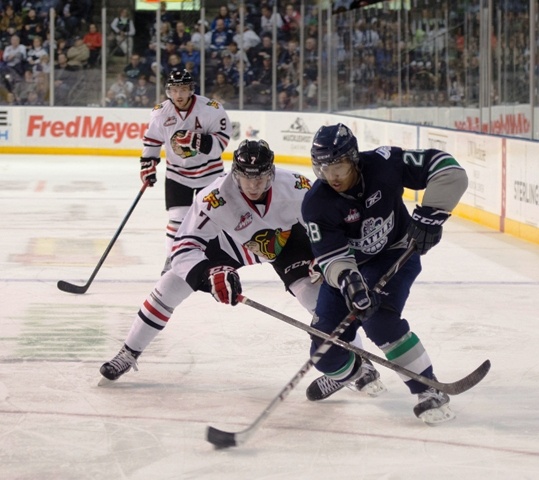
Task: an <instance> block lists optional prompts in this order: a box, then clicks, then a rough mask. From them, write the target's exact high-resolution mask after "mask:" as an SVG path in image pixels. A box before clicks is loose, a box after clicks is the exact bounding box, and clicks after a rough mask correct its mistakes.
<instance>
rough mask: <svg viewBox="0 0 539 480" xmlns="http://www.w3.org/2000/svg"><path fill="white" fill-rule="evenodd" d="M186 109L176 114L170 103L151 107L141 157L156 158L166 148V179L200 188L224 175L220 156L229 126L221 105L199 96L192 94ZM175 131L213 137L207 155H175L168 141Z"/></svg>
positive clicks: (229, 129)
mask: <svg viewBox="0 0 539 480" xmlns="http://www.w3.org/2000/svg"><path fill="white" fill-rule="evenodd" d="M192 98H193V101H192V103H191V106H190V107H189V110H188V111H186V112H183V111H179V110H178V109H177V108H176V107H175V106H174V104H173V103H172V102H171V101H170V100H166V101H164V102H163V103H160V104H158V105H156V106H155V107H154V109H153V110H152V112H151V115H150V124H149V126H148V130H147V131H146V133H145V134H144V137H143V139H142V142H143V144H144V148H143V150H142V155H141V156H142V157H143V158H148V157H154V158H159V156H160V153H161V147H162V146H163V145H164V146H165V153H166V162H167V172H166V176H167V178H170V179H172V180H174V181H175V182H178V183H181V184H182V185H186V186H188V187H190V188H201V187H204V186H206V185H208V184H209V183H211V182H212V181H213V180H214V179H215V178H217V177H218V176H219V175H221V174H222V173H223V170H224V168H223V161H222V159H221V154H222V153H223V150H224V149H225V148H226V147H227V145H228V142H229V141H230V135H231V133H232V124H231V123H230V119H229V118H228V115H227V113H226V112H225V109H224V108H223V106H222V105H221V104H220V103H219V102H217V101H215V100H210V99H209V98H206V97H203V96H201V95H193V97H192ZM178 130H189V131H191V132H197V133H205V134H209V135H211V136H212V140H213V144H212V148H211V151H210V153H209V154H207V155H205V154H203V153H200V152H197V151H196V150H192V149H186V150H185V153H183V154H182V155H181V156H180V155H177V154H176V153H174V151H173V150H172V147H171V142H170V138H171V137H172V135H173V134H174V133H175V132H177V131H178Z"/></svg>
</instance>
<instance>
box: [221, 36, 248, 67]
mask: <svg viewBox="0 0 539 480" xmlns="http://www.w3.org/2000/svg"><path fill="white" fill-rule="evenodd" d="M226 48H227V49H226V52H227V53H229V54H230V55H231V56H232V63H233V64H234V65H235V66H236V67H238V68H239V65H240V59H243V63H244V64H245V66H246V67H249V66H250V65H251V62H250V61H249V57H248V56H247V54H246V53H245V52H244V51H243V50H240V49H239V48H238V44H237V43H236V42H230V44H229V45H228V46H227V47H226Z"/></svg>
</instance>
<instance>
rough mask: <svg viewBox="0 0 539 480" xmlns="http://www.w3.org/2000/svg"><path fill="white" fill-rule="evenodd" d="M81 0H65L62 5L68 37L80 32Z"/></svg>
mask: <svg viewBox="0 0 539 480" xmlns="http://www.w3.org/2000/svg"><path fill="white" fill-rule="evenodd" d="M80 15H81V10H80V0H79V1H77V2H75V1H74V0H64V4H63V6H62V18H63V19H64V25H65V30H66V34H67V37H68V38H71V37H74V36H76V35H78V34H79V30H80V26H81V21H82V19H81V16H80Z"/></svg>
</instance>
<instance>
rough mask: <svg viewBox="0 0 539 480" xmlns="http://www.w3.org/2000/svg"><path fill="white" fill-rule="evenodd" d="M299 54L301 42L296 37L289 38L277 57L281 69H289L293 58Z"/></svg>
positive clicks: (278, 66)
mask: <svg viewBox="0 0 539 480" xmlns="http://www.w3.org/2000/svg"><path fill="white" fill-rule="evenodd" d="M298 55H299V44H298V41H297V40H296V39H292V40H288V42H287V43H286V49H284V50H283V51H282V52H281V53H280V55H279V57H278V58H277V68H278V69H279V71H283V70H288V69H289V67H290V65H291V64H292V62H293V59H294V58H295V57H297V56H298Z"/></svg>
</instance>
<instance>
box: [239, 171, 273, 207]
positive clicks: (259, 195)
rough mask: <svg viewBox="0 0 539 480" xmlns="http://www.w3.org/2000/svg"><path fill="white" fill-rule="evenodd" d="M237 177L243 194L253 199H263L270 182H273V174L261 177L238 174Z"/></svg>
mask: <svg viewBox="0 0 539 480" xmlns="http://www.w3.org/2000/svg"><path fill="white" fill-rule="evenodd" d="M236 178H237V179H238V183H239V186H240V189H241V191H242V192H243V194H244V195H245V196H246V197H247V198H248V199H249V200H252V201H256V200H262V199H263V198H264V196H265V195H266V192H267V191H268V188H269V182H271V174H268V175H260V176H259V177H244V176H243V175H237V177H236Z"/></svg>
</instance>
